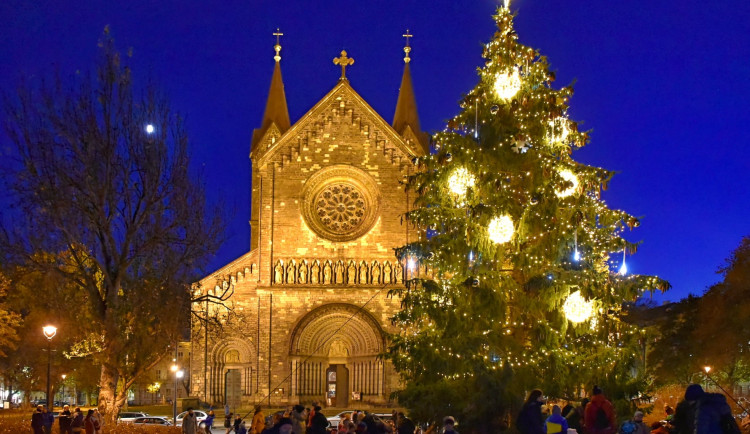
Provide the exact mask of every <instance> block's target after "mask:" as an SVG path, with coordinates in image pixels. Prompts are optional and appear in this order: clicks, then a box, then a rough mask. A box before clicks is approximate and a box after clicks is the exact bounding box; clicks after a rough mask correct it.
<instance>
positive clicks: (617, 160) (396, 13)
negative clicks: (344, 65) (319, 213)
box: [0, 0, 750, 301]
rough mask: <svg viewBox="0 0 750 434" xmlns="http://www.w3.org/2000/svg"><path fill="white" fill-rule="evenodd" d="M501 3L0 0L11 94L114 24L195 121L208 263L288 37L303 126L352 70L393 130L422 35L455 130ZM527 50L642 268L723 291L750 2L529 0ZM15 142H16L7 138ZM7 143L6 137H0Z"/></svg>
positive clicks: (519, 7)
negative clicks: (277, 47)
mask: <svg viewBox="0 0 750 434" xmlns="http://www.w3.org/2000/svg"><path fill="white" fill-rule="evenodd" d="M496 6H497V2H493V1H489V0H479V1H445V0H436V1H429V2H428V1H416V0H401V1H357V2H355V1H323V0H322V1H317V2H303V1H297V0H293V1H277V2H270V1H243V2H240V1H222V2H208V1H185V0H182V1H174V0H163V1H159V2H151V1H140V0H132V1H128V2H111V1H90V0H83V1H76V2H72V1H38V2H21V1H6V2H2V4H0V20H2V22H3V25H2V26H0V59H2V61H1V62H0V89H1V90H2V91H4V92H8V91H12V90H13V87H14V85H15V83H17V82H18V79H19V78H20V77H22V76H25V77H27V78H30V77H31V78H33V79H36V78H38V77H40V76H47V77H50V76H52V74H54V73H55V71H59V72H60V74H62V75H67V74H72V73H74V72H75V71H76V70H82V71H86V70H90V69H91V68H92V66H93V64H94V59H95V56H96V49H97V47H96V42H97V39H98V38H99V36H100V35H101V33H102V30H103V29H104V27H105V25H109V26H110V28H111V31H112V34H113V35H114V37H115V39H116V41H117V43H118V46H119V47H120V48H121V49H122V50H126V49H128V48H132V51H133V63H134V65H135V70H134V73H135V76H136V78H137V79H138V80H144V81H145V80H147V79H149V78H150V79H153V80H154V81H156V82H157V83H159V84H160V85H161V86H162V87H163V88H164V89H165V90H166V91H167V93H168V94H169V96H170V98H171V101H172V105H173V108H174V109H176V110H177V111H179V112H181V113H183V114H185V115H186V117H187V127H188V131H189V133H190V137H191V142H192V150H193V158H194V162H195V163H196V164H197V165H198V167H199V168H200V169H201V171H202V173H203V176H204V178H205V181H206V187H207V190H208V192H209V196H210V199H211V200H212V201H213V202H215V203H218V201H219V200H220V199H222V198H223V200H224V203H225V204H226V205H227V206H228V207H229V209H230V220H229V221H228V230H229V233H228V235H229V239H228V241H227V242H226V243H225V245H224V246H223V247H222V248H221V250H220V251H219V253H218V255H217V256H216V258H214V259H213V260H212V262H211V264H212V268H216V267H219V266H221V265H222V264H224V263H226V262H228V261H230V260H232V259H233V258H235V257H237V256H239V255H241V254H243V253H245V252H246V251H247V250H248V248H249V229H248V223H247V222H248V220H249V192H250V162H249V160H248V158H247V157H248V154H249V148H250V137H251V134H252V130H253V128H256V127H257V126H258V125H259V123H260V120H261V116H262V111H263V108H264V104H265V98H266V94H267V91H268V85H269V83H270V76H271V71H272V67H273V59H272V57H273V54H274V52H273V44H274V42H275V40H274V38H273V36H272V35H271V33H272V32H273V31H275V29H276V28H277V27H279V28H281V31H282V32H283V33H284V36H283V38H282V41H281V43H282V46H283V49H282V52H281V54H282V71H283V76H284V83H285V88H286V95H287V100H288V104H289V110H290V115H291V118H292V121H293V122H294V121H295V120H297V119H299V117H300V116H301V115H302V114H304V113H305V112H306V111H307V110H308V109H309V108H310V107H312V106H313V105H314V104H315V103H316V102H317V101H318V100H319V98H321V97H322V96H323V95H324V94H325V93H326V92H328V91H329V90H330V89H331V88H332V87H333V86H334V85H335V84H336V81H337V79H338V77H339V73H340V70H339V68H338V67H336V66H335V65H333V63H332V59H333V58H334V57H335V56H337V55H338V53H339V52H340V51H341V50H342V49H346V50H347V51H348V52H349V55H350V57H353V58H354V59H355V60H356V63H355V64H354V65H353V66H352V67H350V68H348V70H347V76H348V77H349V79H350V81H351V84H352V85H353V87H354V88H355V89H356V90H357V91H358V92H359V93H360V94H361V95H362V96H363V97H364V98H365V99H366V100H367V101H368V102H369V103H370V104H371V105H372V106H373V107H374V108H375V109H376V110H377V111H379V112H380V114H381V115H382V116H383V117H384V118H385V119H386V120H387V121H391V119H392V117H393V112H394V110H395V104H396V98H397V94H398V86H399V82H400V79H401V73H402V68H403V60H402V58H403V52H402V48H403V45H404V41H403V38H402V37H401V35H402V34H403V33H404V32H405V30H406V29H407V28H408V29H410V30H411V32H412V33H413V34H414V38H413V40H412V46H413V51H412V59H413V61H412V74H413V79H414V86H415V90H416V94H417V102H418V105H419V112H420V117H421V121H422V126H423V128H424V129H425V130H427V131H435V130H438V129H441V128H442V126H443V122H444V120H446V119H448V118H449V117H451V116H452V115H453V114H455V113H456V111H457V110H458V101H459V99H460V98H461V95H462V93H464V92H466V91H468V90H469V89H471V88H472V87H473V86H474V84H475V83H476V80H477V76H476V67H477V66H479V65H480V64H481V63H482V59H481V43H483V42H486V41H488V40H489V39H490V38H491V37H492V34H493V32H494V23H493V20H492V18H491V15H492V13H493V12H494V9H495V7H496ZM511 8H512V9H513V10H515V11H517V13H518V16H517V19H516V27H517V30H518V33H519V38H520V41H521V42H523V43H525V44H527V45H531V46H533V47H535V48H537V49H539V50H540V51H541V52H542V53H543V54H545V55H547V56H548V58H549V60H550V63H551V65H552V67H553V69H555V70H556V72H557V82H556V85H559V86H562V85H564V84H567V83H570V82H571V81H573V80H576V85H575V88H576V94H575V96H574V97H573V100H572V102H571V110H570V115H571V118H573V119H575V120H578V121H583V122H584V124H583V127H584V128H586V129H593V133H592V143H591V144H590V145H589V146H588V147H587V148H585V149H583V150H580V151H577V152H576V153H575V154H574V158H575V159H576V160H578V161H582V162H584V163H587V164H592V165H597V166H602V167H606V168H608V169H612V170H616V171H618V172H619V174H618V175H617V176H616V177H615V178H614V180H613V182H612V183H611V184H610V188H609V190H608V191H607V192H605V195H604V199H605V200H606V201H607V203H608V204H609V205H610V206H612V207H617V208H623V209H625V210H627V211H628V212H630V213H631V214H634V215H637V216H641V217H643V219H642V225H641V227H640V228H638V229H636V230H635V231H633V232H632V233H629V234H627V237H628V239H630V240H642V241H643V245H642V246H641V248H640V249H639V251H638V253H637V254H636V255H634V256H632V257H629V258H628V261H629V264H628V266H629V269H630V270H631V271H632V272H635V273H644V274H657V275H659V276H661V277H664V278H666V279H668V280H669V281H670V282H672V284H673V285H674V289H673V290H672V291H670V292H668V293H667V294H665V295H660V296H657V297H656V299H657V300H658V301H661V300H665V299H669V300H675V299H679V298H681V297H684V296H685V295H687V294H688V293H689V292H693V293H701V292H702V291H703V290H704V289H705V288H706V287H707V286H708V285H710V284H712V283H714V282H716V281H717V280H718V279H719V276H717V275H716V270H717V268H718V267H719V266H720V265H721V264H722V263H723V261H724V259H725V258H726V257H727V256H728V255H729V254H730V252H731V251H732V249H734V248H735V247H736V246H737V245H738V244H739V242H740V239H741V238H742V236H744V235H748V234H750V225H749V224H748V214H749V211H750V188H749V187H748V185H750V151H749V150H748V148H750V146H749V145H750V128H749V127H748V126H749V125H750V102H749V101H750V80H748V78H750V60H749V58H750V36H748V35H750V2H744V1H740V0H727V1H721V2H698V1H694V0H687V1H680V2H677V1H661V2H655V1H643V0H637V1H630V2H611V1H590V0H589V1H583V0H571V1H567V2H551V1H547V0H545V1H542V0H516V1H514V2H513V3H512V4H511ZM3 142H5V143H3ZM0 147H2V148H3V149H5V148H7V139H6V138H5V137H4V136H2V135H0Z"/></svg>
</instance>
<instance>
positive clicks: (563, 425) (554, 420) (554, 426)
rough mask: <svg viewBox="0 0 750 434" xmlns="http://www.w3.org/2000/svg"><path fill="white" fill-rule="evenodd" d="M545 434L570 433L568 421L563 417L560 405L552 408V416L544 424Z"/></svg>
mask: <svg viewBox="0 0 750 434" xmlns="http://www.w3.org/2000/svg"><path fill="white" fill-rule="evenodd" d="M544 432H546V433H547V434H559V433H562V434H567V433H568V421H567V420H565V418H564V417H562V409H560V406H559V405H555V406H553V407H552V414H551V415H549V417H548V418H547V420H546V421H545V422H544Z"/></svg>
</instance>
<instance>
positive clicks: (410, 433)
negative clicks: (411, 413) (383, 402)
mask: <svg viewBox="0 0 750 434" xmlns="http://www.w3.org/2000/svg"><path fill="white" fill-rule="evenodd" d="M397 420H398V424H397V425H396V429H397V430H398V434H414V430H416V428H417V427H416V425H414V422H412V421H411V419H409V418H407V417H406V416H405V415H404V413H403V412H399V413H398V416H397Z"/></svg>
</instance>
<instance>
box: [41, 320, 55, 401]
mask: <svg viewBox="0 0 750 434" xmlns="http://www.w3.org/2000/svg"><path fill="white" fill-rule="evenodd" d="M42 332H43V333H44V336H45V337H46V338H47V408H48V409H49V411H52V407H53V405H52V402H50V400H49V399H50V397H51V396H50V395H52V383H50V371H51V370H52V352H51V351H52V348H51V346H50V343H51V342H52V338H54V337H55V335H56V334H57V327H55V326H53V325H46V326H44V327H42Z"/></svg>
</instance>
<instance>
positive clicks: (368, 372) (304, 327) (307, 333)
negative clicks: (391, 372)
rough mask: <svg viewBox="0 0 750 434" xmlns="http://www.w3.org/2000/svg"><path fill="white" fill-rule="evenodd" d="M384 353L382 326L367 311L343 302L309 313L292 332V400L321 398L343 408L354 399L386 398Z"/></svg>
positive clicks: (324, 306) (377, 399)
mask: <svg viewBox="0 0 750 434" xmlns="http://www.w3.org/2000/svg"><path fill="white" fill-rule="evenodd" d="M384 348H385V335H384V333H383V330H382V328H381V327H380V324H379V323H378V322H377V321H376V320H375V318H373V316H372V315H371V314H370V313H369V312H367V311H366V310H363V309H361V308H360V307H358V306H355V305H351V304H345V303H332V304H326V305H323V306H321V307H318V308H316V309H313V310H312V311H310V312H309V313H307V314H306V315H305V316H304V317H302V319H300V320H299V321H298V322H297V325H296V326H295V328H294V331H293V332H292V339H291V347H290V360H291V366H290V368H291V380H292V381H291V395H292V397H298V399H300V400H305V399H310V400H321V399H324V400H325V402H326V403H327V404H328V405H333V406H337V407H346V406H348V405H349V401H350V399H351V398H352V396H354V397H358V398H359V399H367V400H371V401H372V400H376V401H379V400H383V399H384V393H385V391H384V384H385V378H384V369H383V362H382V360H379V359H378V358H377V356H378V354H380V353H381V352H382V351H383V349H384Z"/></svg>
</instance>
